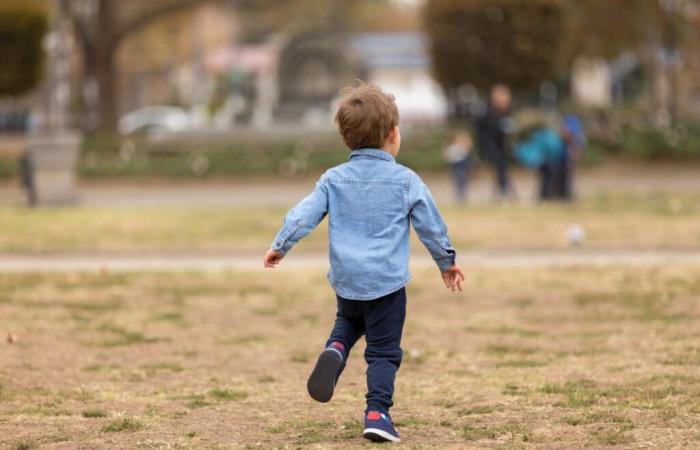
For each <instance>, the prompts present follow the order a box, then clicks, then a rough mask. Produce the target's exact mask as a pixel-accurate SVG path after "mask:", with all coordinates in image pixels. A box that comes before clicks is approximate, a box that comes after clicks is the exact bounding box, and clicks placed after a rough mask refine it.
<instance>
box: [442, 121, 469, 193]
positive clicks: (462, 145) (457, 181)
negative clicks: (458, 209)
mask: <svg viewBox="0 0 700 450" xmlns="http://www.w3.org/2000/svg"><path fill="white" fill-rule="evenodd" d="M473 145H474V141H473V140H472V136H471V134H469V132H467V131H465V130H460V131H458V132H457V133H455V135H454V138H453V139H452V143H451V144H450V145H449V146H447V148H445V152H444V154H443V158H444V160H445V162H446V163H447V164H448V165H449V166H450V169H451V172H452V181H453V182H454V186H455V195H456V197H457V201H459V202H463V201H464V200H465V199H466V197H467V188H468V186H469V174H470V172H471V153H472V147H473Z"/></svg>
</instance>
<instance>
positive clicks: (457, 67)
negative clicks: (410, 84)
mask: <svg viewBox="0 0 700 450" xmlns="http://www.w3.org/2000/svg"><path fill="white" fill-rule="evenodd" d="M564 19H565V8H564V4H563V2H562V0H428V2H427V4H426V6H425V27H426V30H427V33H428V35H429V37H430V39H431V47H430V52H431V54H432V59H433V65H434V72H435V75H436V78H437V79H438V81H439V82H440V83H441V84H442V86H443V87H444V88H446V89H454V88H457V87H459V86H462V85H464V84H471V85H473V86H475V87H476V88H478V89H482V90H483V89H488V88H489V87H491V86H493V85H494V84H496V83H504V84H507V85H509V86H510V87H511V88H513V89H515V90H526V89H530V88H533V87H536V86H539V84H540V83H541V82H542V81H544V80H547V79H552V78H554V77H556V76H557V73H558V68H559V67H560V62H561V60H560V57H561V51H560V50H561V48H562V36H563V34H564V32H565V30H566V25H565V23H564Z"/></svg>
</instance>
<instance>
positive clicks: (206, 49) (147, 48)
mask: <svg viewBox="0 0 700 450" xmlns="http://www.w3.org/2000/svg"><path fill="white" fill-rule="evenodd" d="M238 30H239V25H238V20H237V15H236V13H235V10H234V9H233V8H231V7H229V6H227V5H226V4H221V3H204V4H202V5H200V6H198V7H196V8H195V9H193V10H184V11H180V12H177V13H173V14H169V15H166V16H163V17H162V18H161V19H159V20H157V21H156V22H154V23H153V25H151V26H149V27H146V28H144V29H143V30H141V31H139V32H137V33H134V34H133V35H130V36H129V37H128V38H127V39H126V40H125V41H124V44H123V45H122V46H121V48H120V50H119V55H118V64H117V66H118V67H119V80H120V83H121V86H120V87H121V90H120V92H122V93H123V94H122V98H121V99H120V110H121V111H122V113H125V112H128V111H132V110H134V109H138V108H141V107H143V106H146V105H154V104H155V105H159V104H169V105H186V106H190V105H202V104H206V103H208V102H209V99H210V95H211V92H212V91H213V89H214V85H215V83H216V71H215V68H214V67H211V65H208V61H211V60H212V59H214V55H216V54H218V53H219V52H221V51H222V49H226V48H229V47H230V46H231V45H232V44H233V43H235V41H236V39H237V36H238Z"/></svg>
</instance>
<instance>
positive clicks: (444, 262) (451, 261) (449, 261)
mask: <svg viewBox="0 0 700 450" xmlns="http://www.w3.org/2000/svg"><path fill="white" fill-rule="evenodd" d="M447 253H448V255H447V256H445V257H443V258H439V259H436V260H435V263H437V265H438V267H439V268H440V272H445V271H447V269H449V268H450V267H452V266H454V265H455V259H456V257H457V252H455V251H454V250H451V249H450V250H447Z"/></svg>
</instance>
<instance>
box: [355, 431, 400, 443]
mask: <svg viewBox="0 0 700 450" xmlns="http://www.w3.org/2000/svg"><path fill="white" fill-rule="evenodd" d="M362 437H363V438H365V439H369V440H370V441H372V442H399V441H401V439H400V438H399V437H397V436H392V435H391V434H389V433H387V432H386V431H384V430H380V429H378V428H365V431H364V432H363V433H362Z"/></svg>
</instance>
